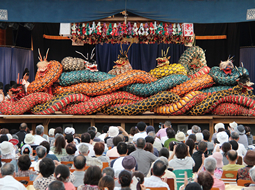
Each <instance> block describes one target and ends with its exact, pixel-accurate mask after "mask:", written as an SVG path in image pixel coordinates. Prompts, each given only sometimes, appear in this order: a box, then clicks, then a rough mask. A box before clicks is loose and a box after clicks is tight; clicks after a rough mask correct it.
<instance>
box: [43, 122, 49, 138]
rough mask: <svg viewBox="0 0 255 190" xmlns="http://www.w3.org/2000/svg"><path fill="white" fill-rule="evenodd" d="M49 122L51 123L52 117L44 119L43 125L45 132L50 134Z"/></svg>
mask: <svg viewBox="0 0 255 190" xmlns="http://www.w3.org/2000/svg"><path fill="white" fill-rule="evenodd" d="M49 123H50V119H45V120H44V121H43V126H44V134H47V135H48V131H49V126H48V125H49Z"/></svg>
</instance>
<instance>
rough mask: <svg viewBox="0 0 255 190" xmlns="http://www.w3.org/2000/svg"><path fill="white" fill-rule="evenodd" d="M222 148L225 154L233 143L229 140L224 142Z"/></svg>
mask: <svg viewBox="0 0 255 190" xmlns="http://www.w3.org/2000/svg"><path fill="white" fill-rule="evenodd" d="M221 149H222V151H223V152H224V153H225V154H227V152H228V151H230V150H231V144H230V143H229V142H224V143H223V144H222V146H221Z"/></svg>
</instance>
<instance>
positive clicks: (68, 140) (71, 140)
mask: <svg viewBox="0 0 255 190" xmlns="http://www.w3.org/2000/svg"><path fill="white" fill-rule="evenodd" d="M65 139H66V142H67V143H71V142H73V135H71V134H67V135H66V136H65Z"/></svg>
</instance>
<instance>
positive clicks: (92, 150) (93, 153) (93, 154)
mask: <svg viewBox="0 0 255 190" xmlns="http://www.w3.org/2000/svg"><path fill="white" fill-rule="evenodd" d="M81 144H85V145H87V146H88V147H89V154H88V156H90V157H92V156H95V155H96V154H95V151H94V146H93V145H92V144H90V143H85V142H81V143H80V144H78V146H77V150H76V152H75V156H78V155H79V146H80V145H81Z"/></svg>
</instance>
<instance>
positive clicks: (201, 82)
mask: <svg viewBox="0 0 255 190" xmlns="http://www.w3.org/2000/svg"><path fill="white" fill-rule="evenodd" d="M213 84H214V81H213V78H212V77H211V76H210V75H201V76H199V77H197V78H194V79H190V80H188V81H186V82H184V83H182V84H180V85H177V86H176V87H174V88H172V89H171V90H170V91H171V92H173V93H175V94H177V95H179V96H183V95H185V94H187V93H188V92H190V91H195V90H201V89H203V88H207V87H210V86H212V85H213Z"/></svg>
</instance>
